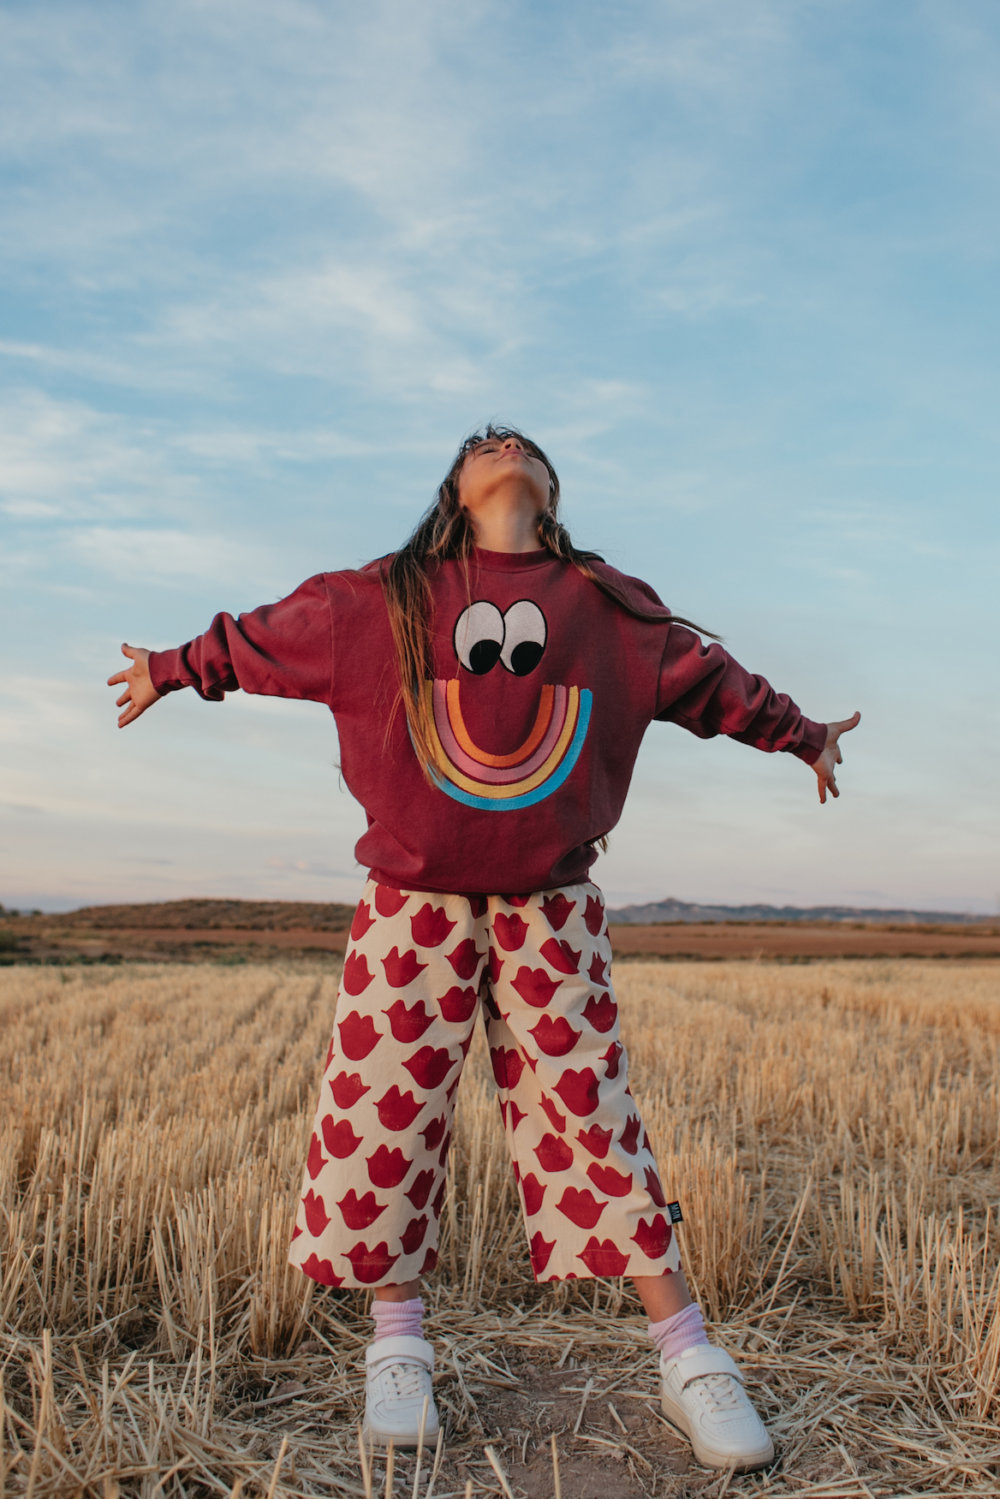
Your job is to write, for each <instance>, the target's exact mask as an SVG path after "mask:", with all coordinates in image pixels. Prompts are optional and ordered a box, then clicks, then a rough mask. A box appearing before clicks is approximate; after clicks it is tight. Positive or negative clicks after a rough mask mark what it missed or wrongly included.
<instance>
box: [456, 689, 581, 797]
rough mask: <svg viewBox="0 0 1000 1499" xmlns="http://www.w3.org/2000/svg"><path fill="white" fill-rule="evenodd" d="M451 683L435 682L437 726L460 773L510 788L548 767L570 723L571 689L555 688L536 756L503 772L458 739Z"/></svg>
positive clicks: (485, 783) (488, 783) (490, 784)
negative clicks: (450, 698) (451, 705)
mask: <svg viewBox="0 0 1000 1499" xmlns="http://www.w3.org/2000/svg"><path fill="white" fill-rule="evenodd" d="M447 694H448V684H447V682H443V681H441V680H440V679H437V680H435V682H434V726H435V728H436V729H437V732H438V737H439V739H440V740H441V745H442V748H443V749H444V751H445V753H446V755H447V756H448V759H449V760H450V761H451V763H452V764H453V765H454V766H455V768H456V769H457V770H460V771H463V772H464V773H465V774H466V775H467V776H471V777H472V778H473V779H475V780H477V781H480V782H482V783H483V784H484V785H489V786H510V785H513V784H514V782H516V781H522V780H524V779H525V777H527V776H530V775H533V774H534V772H535V771H536V770H538V769H540V768H541V766H542V765H544V764H545V761H546V760H547V759H548V757H549V755H551V753H552V751H553V749H554V748H555V746H556V744H557V743H558V740H559V736H560V734H561V733H562V730H563V725H564V724H565V722H566V712H567V708H568V704H569V689H568V688H566V687H564V686H561V685H560V686H557V687H555V688H554V689H553V699H552V713H551V716H550V718H549V723H548V728H547V729H546V731H545V734H544V736H543V738H542V742H541V744H539V746H538V748H537V749H536V750H535V752H534V754H533V755H531V756H530V758H529V759H527V760H522V761H521V762H520V763H519V764H517V765H513V766H511V767H509V768H504V769H500V768H497V767H495V766H492V765H484V764H483V763H482V761H480V760H474V759H473V757H472V756H471V755H468V754H466V752H465V751H464V750H463V749H462V747H461V745H460V744H459V742H458V740H457V738H456V737H455V731H454V728H453V727H452V722H451V715H450V713H449V705H448V695H447Z"/></svg>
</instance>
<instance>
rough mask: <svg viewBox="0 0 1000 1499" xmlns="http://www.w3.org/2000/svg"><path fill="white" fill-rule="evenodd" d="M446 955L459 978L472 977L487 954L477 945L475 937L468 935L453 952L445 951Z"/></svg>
mask: <svg viewBox="0 0 1000 1499" xmlns="http://www.w3.org/2000/svg"><path fill="white" fill-rule="evenodd" d="M445 957H446V958H447V959H448V962H449V963H450V964H451V966H452V968H454V970H455V975H456V977H457V978H460V979H471V978H472V976H473V974H474V973H475V972H476V970H477V968H478V967H479V964H480V963H481V962H482V960H483V958H484V957H485V954H484V953H481V952H480V951H479V949H478V948H477V947H476V939H475V937H466V938H464V940H463V941H461V942H460V943H459V944H458V946H457V947H453V948H452V950H451V952H449V953H445Z"/></svg>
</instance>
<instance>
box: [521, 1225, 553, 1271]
mask: <svg viewBox="0 0 1000 1499" xmlns="http://www.w3.org/2000/svg"><path fill="white" fill-rule="evenodd" d="M555 1247H556V1241H555V1239H553V1240H552V1241H551V1242H550V1241H549V1240H548V1239H544V1238H543V1237H542V1234H541V1230H539V1232H538V1233H537V1234H535V1235H534V1236H533V1238H532V1240H531V1243H530V1244H529V1246H528V1252H529V1253H530V1255H531V1268H532V1270H533V1271H534V1272H535V1274H536V1275H541V1273H542V1271H543V1270H544V1269H545V1266H546V1265H547V1264H548V1262H549V1257H550V1256H551V1254H552V1251H553V1249H555Z"/></svg>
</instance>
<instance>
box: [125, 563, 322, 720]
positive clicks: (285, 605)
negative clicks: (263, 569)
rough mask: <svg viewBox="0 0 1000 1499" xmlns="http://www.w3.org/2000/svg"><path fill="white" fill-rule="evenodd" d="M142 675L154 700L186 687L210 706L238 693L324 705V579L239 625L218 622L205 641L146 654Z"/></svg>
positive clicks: (228, 618) (229, 619)
mask: <svg viewBox="0 0 1000 1499" xmlns="http://www.w3.org/2000/svg"><path fill="white" fill-rule="evenodd" d="M149 672H150V676H151V678H152V681H153V686H154V687H155V688H156V690H157V692H159V693H166V692H175V691H177V689H178V688H181V687H193V688H194V690H195V691H196V692H197V693H198V695H199V696H200V697H203V698H205V699H206V700H208V701H210V702H220V701H221V699H222V698H223V697H224V696H225V694H226V693H227V692H233V691H235V690H236V688H238V687H239V688H242V690H243V691H244V692H255V693H260V694H263V695H265V696H268V697H288V698H308V699H309V700H310V701H312V702H325V703H330V701H331V697H332V691H333V639H332V620H331V607H330V599H329V591H328V589H327V586H326V577H325V575H324V574H322V573H321V574H317V576H316V577H314V578H309V579H307V581H306V582H305V583H303V584H302V585H301V586H300V587H299V588H297V589H296V590H295V592H294V593H290V594H289V595H288V597H287V598H284V599H280V600H279V601H278V602H277V603H276V604H264V605H262V606H261V608H259V609H253V610H251V611H250V612H249V613H247V614H241V615H239V617H238V618H234V617H233V616H232V615H231V614H217V615H216V616H215V618H214V619H213V621H212V623H211V624H210V625H209V627H208V629H207V630H206V631H205V633H204V635H199V636H197V638H196V639H194V640H189V641H188V643H187V645H181V646H177V647H176V648H175V649H173V650H168V651H152V652H151V653H150V657H149Z"/></svg>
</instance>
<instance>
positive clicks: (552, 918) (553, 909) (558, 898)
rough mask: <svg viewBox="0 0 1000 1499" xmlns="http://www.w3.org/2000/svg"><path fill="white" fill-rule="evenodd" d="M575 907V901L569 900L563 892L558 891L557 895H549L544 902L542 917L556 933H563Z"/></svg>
mask: <svg viewBox="0 0 1000 1499" xmlns="http://www.w3.org/2000/svg"><path fill="white" fill-rule="evenodd" d="M575 906H576V901H575V900H567V899H566V897H565V895H563V893H562V891H561V890H557V891H556V893H555V895H547V896H546V897H545V899H544V900H543V901H542V915H543V916H544V917H545V920H546V921H547V922H548V924H549V926H550V927H551V928H552V930H553V931H554V932H561V931H562V929H563V927H564V926H565V925H566V922H567V920H568V918H569V913H570V912H571V911H572V910H573V909H574V908H575Z"/></svg>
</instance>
